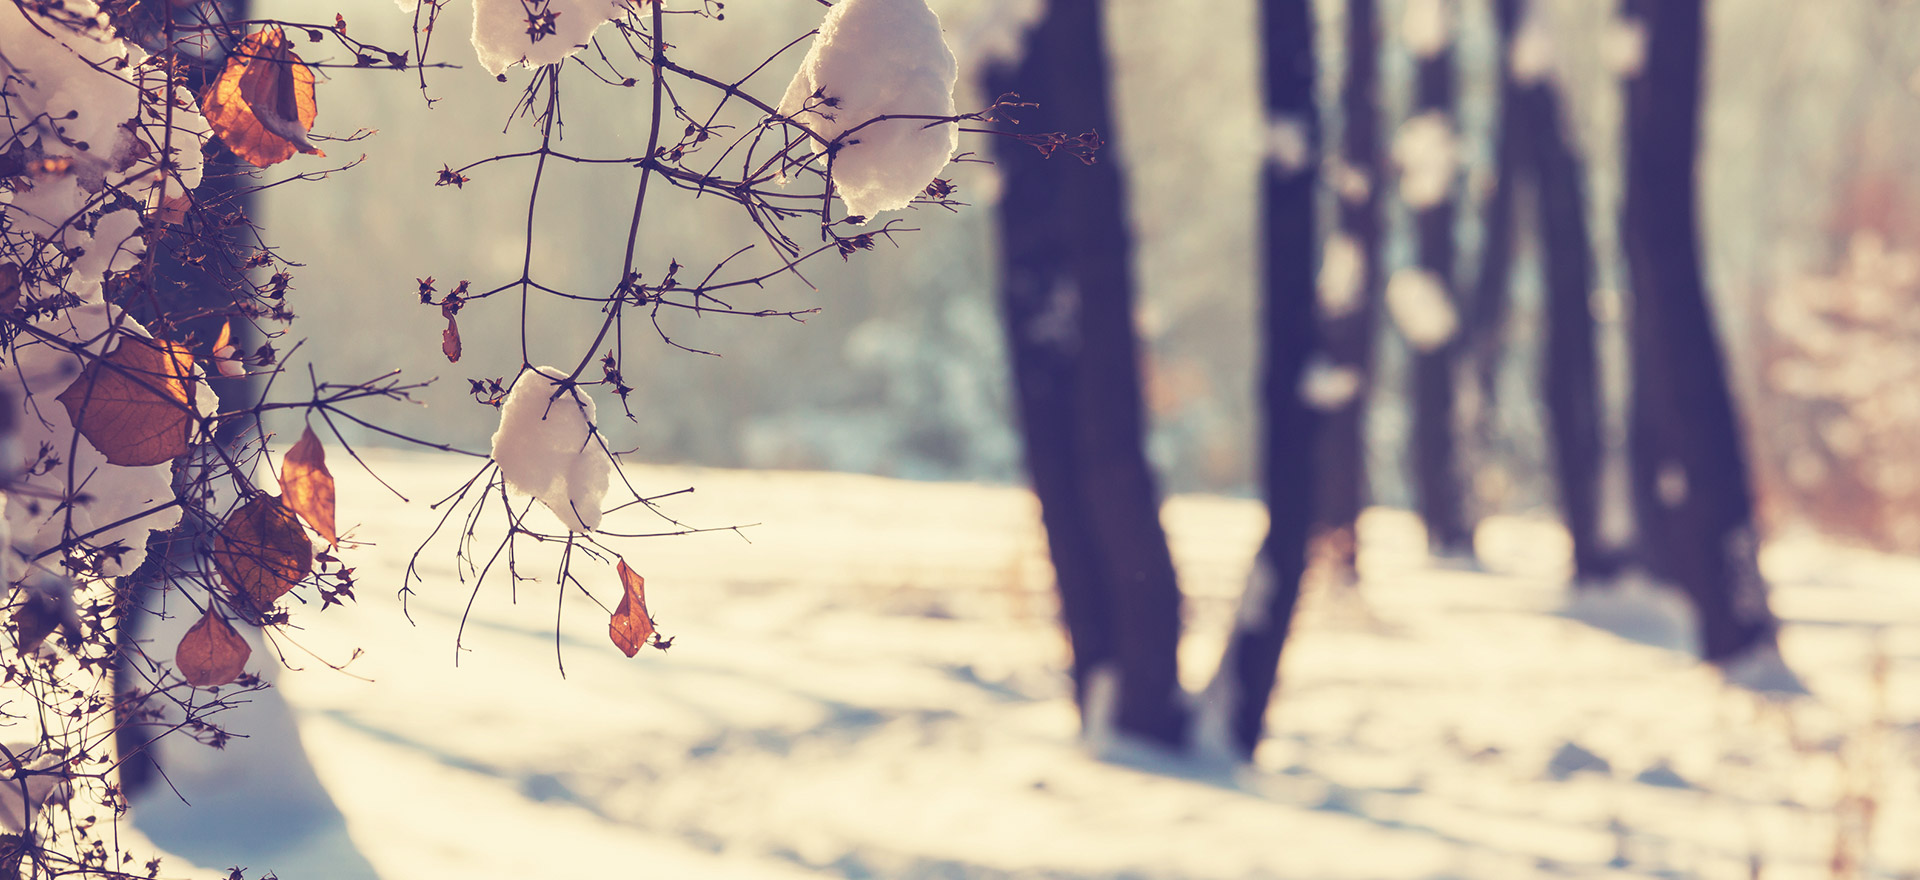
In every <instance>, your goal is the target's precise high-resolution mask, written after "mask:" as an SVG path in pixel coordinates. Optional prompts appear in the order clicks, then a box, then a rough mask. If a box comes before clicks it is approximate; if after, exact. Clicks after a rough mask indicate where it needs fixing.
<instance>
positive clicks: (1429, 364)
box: [1411, 47, 1473, 557]
mask: <svg viewBox="0 0 1920 880" xmlns="http://www.w3.org/2000/svg"><path fill="white" fill-rule="evenodd" d="M1416 76H1417V81H1416V83H1415V88H1414V91H1415V96H1414V107H1413V110H1414V113H1415V114H1416V115H1418V114H1423V113H1439V114H1443V115H1445V116H1446V117H1447V118H1448V121H1449V124H1452V122H1453V104H1454V100H1453V92H1454V88H1453V85H1454V84H1453V77H1454V68H1453V49H1452V48H1451V47H1448V48H1446V49H1442V50H1441V51H1439V52H1436V53H1434V54H1433V55H1432V56H1429V57H1427V58H1423V59H1421V60H1420V62H1419V70H1418V72H1417V74H1416ZM1458 190H1459V187H1458V184H1457V182H1456V183H1455V184H1454V185H1453V186H1452V187H1451V190H1450V192H1449V193H1448V195H1447V196H1446V197H1445V198H1443V199H1441V200H1440V201H1438V202H1436V203H1435V204H1433V205H1429V206H1426V207H1419V208H1416V209H1415V210H1414V215H1413V220H1414V231H1415V238H1416V240H1417V241H1416V250H1417V251H1418V258H1419V264H1420V268H1422V269H1425V270H1427V271H1428V272H1431V273H1433V276H1434V278H1435V279H1437V280H1438V281H1439V282H1440V285H1441V287H1442V288H1444V289H1445V290H1446V292H1447V296H1448V297H1449V298H1450V299H1451V301H1452V302H1454V303H1455V311H1456V312H1457V311H1458V302H1459V298H1458V297H1457V296H1455V294H1454V286H1455V284H1456V279H1455V273H1454V258H1455V250H1456V245H1455V242H1454V235H1453V221H1454V211H1455V204H1456V202H1455V196H1456V194H1457V192H1458ZM1459 350H1460V341H1459V334H1458V333H1456V334H1455V335H1454V338H1452V339H1450V340H1448V341H1447V342H1445V343H1443V344H1441V345H1439V346H1437V347H1435V348H1434V349H1433V350H1431V351H1426V352H1420V351H1416V352H1414V356H1413V436H1412V438H1411V439H1412V441H1413V470H1414V498H1415V504H1416V506H1418V507H1419V509H1420V517H1421V519H1423V520H1425V521H1426V524H1427V543H1428V546H1429V547H1430V548H1431V549H1432V550H1433V552H1434V553H1435V554H1437V555H1440V556H1450V557H1471V556H1472V555H1473V528H1472V526H1471V525H1469V524H1468V522H1467V514H1466V498H1465V496H1464V491H1463V489H1462V486H1461V479H1460V476H1461V475H1460V452H1459V441H1458V438H1457V437H1456V435H1455V431H1456V428H1457V426H1456V425H1455V420H1454V413H1455V408H1456V397H1457V395H1456V394H1455V391H1456V389H1455V386H1454V364H1455V363H1456V361H1457V360H1458V352H1459Z"/></svg>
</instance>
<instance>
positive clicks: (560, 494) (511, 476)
mask: <svg viewBox="0 0 1920 880" xmlns="http://www.w3.org/2000/svg"><path fill="white" fill-rule="evenodd" d="M566 375H567V374H566V373H565V372H562V371H561V370H559V369H558V368H555V367H534V368H533V369H531V370H526V371H523V372H521V374H520V377H519V378H518V379H516V380H514V383H513V390H512V391H510V392H508V394H507V400H506V402H505V403H504V404H502V405H501V407H500V429H499V430H498V431H495V432H493V460H494V461H495V462H498V463H499V465H500V474H501V476H504V477H506V478H507V485H509V486H511V487H513V488H514V489H517V490H519V491H521V492H525V493H527V494H528V495H532V496H533V497H535V498H538V499H540V503H542V504H545V505H546V506H547V509H548V510H551V511H553V515H554V516H557V517H559V518H560V521H561V522H562V523H565V524H566V526H567V528H569V529H572V530H574V531H576V532H590V531H593V530H594V529H596V528H599V526H600V513H601V505H602V503H603V502H604V501H605V499H606V497H607V483H608V480H609V478H610V477H611V475H612V473H613V460H612V458H610V457H609V456H608V455H607V452H606V450H605V449H604V448H602V446H601V443H600V440H599V431H598V429H596V428H595V427H594V408H593V398H591V397H588V396H587V394H586V392H584V391H582V390H580V389H579V388H568V389H566V390H564V391H562V390H561V385H560V381H561V380H563V379H565V378H566ZM556 393H557V394H558V396H555V395H556Z"/></svg>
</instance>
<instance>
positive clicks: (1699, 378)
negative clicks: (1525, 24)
mask: <svg viewBox="0 0 1920 880" xmlns="http://www.w3.org/2000/svg"><path fill="white" fill-rule="evenodd" d="M1702 6H1703V3H1702V0H1628V2H1627V11H1628V12H1629V13H1630V14H1633V15H1637V16H1638V17H1639V19H1640V21H1641V22H1642V23H1643V25H1644V27H1645V32H1646V39H1647V46H1646V63H1645V67H1644V68H1643V69H1642V71H1641V72H1640V73H1639V74H1638V75H1637V76H1635V77H1634V78H1633V79H1632V80H1631V81H1630V83H1629V84H1628V87H1627V106H1626V132H1627V135H1626V137H1627V144H1626V148H1627V158H1626V161H1627V169H1626V215H1625V225H1624V228H1623V230H1622V236H1623V241H1624V242H1625V245H1626V252H1627V268H1628V270H1629V271H1630V273H1631V276H1630V277H1631V279H1632V282H1633V314H1632V319H1631V324H1630V328H1629V332H1630V334H1631V348H1632V352H1633V408H1632V412H1631V431H1630V433H1631V436H1630V438H1629V439H1630V452H1631V456H1632V474H1633V488H1634V492H1633V496H1634V508H1635V512H1636V513H1637V514H1638V518H1639V521H1640V532H1641V535H1642V539H1643V541H1644V543H1645V547H1644V550H1645V553H1644V555H1645V557H1646V559H1647V561H1648V563H1649V565H1650V567H1651V569H1652V570H1653V572H1654V574H1655V575H1656V576H1658V577H1661V578H1663V579H1665V580H1668V581H1671V582H1673V583H1675V584H1677V585H1679V586H1680V587H1681V588H1682V589H1684V590H1685V591H1686V593H1687V595H1688V597H1689V598H1691V599H1692V601H1693V604H1694V607H1695V608H1696V609H1697V610H1698V612H1699V616H1700V629H1701V644H1702V651H1703V654H1704V655H1705V657H1706V658H1707V659H1708V660H1712V661H1716V662H1719V661H1726V660H1728V659H1731V658H1733V657H1735V656H1738V655H1740V654H1742V653H1743V652H1745V651H1746V650H1747V649H1749V648H1753V647H1756V646H1761V645H1770V644H1771V643H1772V641H1773V638H1774V631H1775V626H1776V625H1775V621H1774V617H1773V613H1772V612H1771V611H1770V610H1769V609H1768V607H1767V597H1766V586H1765V584H1764V583H1763V582H1762V581H1761V580H1760V574H1759V567H1758V565H1757V563H1756V557H1755V552H1756V541H1755V536H1754V530H1753V502H1752V498H1751V496H1750V494H1749V488H1748V483H1747V467H1746V451H1745V449H1744V448H1743V446H1742V440H1741V435H1740V430H1739V426H1738V421H1737V417H1736V415H1735V413H1734V408H1733V398H1732V394H1731V392H1730V391H1729V389H1728V387H1727V379H1726V375H1725V368H1724V366H1723V362H1722V359H1721V354H1720V345H1719V342H1718V340H1717V339H1716V338H1715V334H1714V327H1713V318H1712V315H1711V314H1710V313H1709V310H1708V304H1707V292H1706V286H1705V281H1704V279H1703V277H1702V270H1701V263H1700V246H1699V239H1698V237H1697V236H1698V228H1699V224H1698V207H1697V198H1696V188H1695V176H1694V172H1695V163H1696V161H1697V158H1698V138H1699V128H1700V92H1701V55H1702V46H1703V42H1704V28H1705V22H1704V20H1703V19H1704V10H1703V8H1702Z"/></svg>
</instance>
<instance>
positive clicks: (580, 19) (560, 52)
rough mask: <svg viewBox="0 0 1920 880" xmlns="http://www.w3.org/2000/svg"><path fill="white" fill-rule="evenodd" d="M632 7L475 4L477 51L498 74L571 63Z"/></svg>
mask: <svg viewBox="0 0 1920 880" xmlns="http://www.w3.org/2000/svg"><path fill="white" fill-rule="evenodd" d="M415 2H417V0H415ZM413 5H414V4H413V3H408V2H404V0H402V2H400V9H401V11H403V12H404V11H411V9H412V8H413ZM627 5H628V4H627V0H473V51H474V53H475V54H477V55H479V56H480V66H481V67H484V68H486V69H487V72H488V73H491V74H493V75H494V76H499V75H501V74H502V73H505V72H506V70H507V68H509V67H512V66H513V65H515V64H522V65H525V66H527V67H540V66H542V65H547V64H554V63H557V62H560V61H565V60H566V59H568V58H570V57H572V56H573V54H574V53H576V52H579V51H580V50H581V49H584V48H586V46H587V42H588V41H589V40H592V39H593V33H594V31H597V30H599V29H600V26H601V25H603V24H606V23H607V22H610V21H612V20H614V19H615V18H618V17H619V16H620V14H621V13H622V12H624V11H625V10H626V8H627Z"/></svg>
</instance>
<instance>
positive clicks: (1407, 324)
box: [1387, 269, 1460, 354]
mask: <svg viewBox="0 0 1920 880" xmlns="http://www.w3.org/2000/svg"><path fill="white" fill-rule="evenodd" d="M1387 313H1388V314H1390V315H1392V316H1393V324H1394V326H1396V327H1399V328H1400V333H1401V335H1403V336H1405V337H1407V342H1408V343H1409V344H1411V345H1412V346H1413V347H1414V348H1415V349H1418V350H1419V351H1420V352H1421V353H1423V354H1424V353H1427V352H1431V351H1434V350H1436V349H1438V348H1440V347H1441V346H1443V345H1446V344H1447V342H1448V340H1451V339H1453V334H1454V333H1455V332H1456V331H1458V330H1459V329H1460V318H1459V316H1458V315H1456V314H1455V313H1454V310H1453V302H1452V301H1451V300H1449V299H1448V298H1447V288H1446V285H1444V284H1442V283H1441V281H1440V278H1439V277H1438V276H1436V275H1434V274H1433V273H1432V272H1429V271H1427V270H1425V269H1401V270H1399V271H1397V272H1395V273H1393V278H1391V279H1389V280H1388V281H1387Z"/></svg>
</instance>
